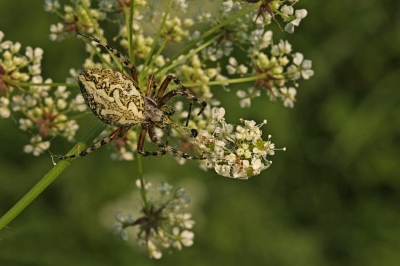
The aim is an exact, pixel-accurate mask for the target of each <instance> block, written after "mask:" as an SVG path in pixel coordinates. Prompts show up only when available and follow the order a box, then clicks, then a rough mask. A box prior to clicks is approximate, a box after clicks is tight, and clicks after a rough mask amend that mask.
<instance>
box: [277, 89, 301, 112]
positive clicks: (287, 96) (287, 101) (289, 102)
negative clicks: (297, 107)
mask: <svg viewBox="0 0 400 266" xmlns="http://www.w3.org/2000/svg"><path fill="white" fill-rule="evenodd" d="M280 91H281V93H282V100H283V105H284V106H285V107H289V108H293V106H294V102H295V101H296V98H295V96H296V93H297V91H296V89H295V88H293V87H290V88H289V89H288V88H286V87H282V88H281V89H280Z"/></svg>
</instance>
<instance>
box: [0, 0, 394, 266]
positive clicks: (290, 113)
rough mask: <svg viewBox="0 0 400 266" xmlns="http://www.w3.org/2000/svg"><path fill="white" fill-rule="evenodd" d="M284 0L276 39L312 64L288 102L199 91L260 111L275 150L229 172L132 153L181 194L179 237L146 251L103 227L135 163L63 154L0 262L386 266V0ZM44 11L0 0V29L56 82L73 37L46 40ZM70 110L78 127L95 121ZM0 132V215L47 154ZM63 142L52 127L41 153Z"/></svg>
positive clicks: (128, 186)
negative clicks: (188, 243)
mask: <svg viewBox="0 0 400 266" xmlns="http://www.w3.org/2000/svg"><path fill="white" fill-rule="evenodd" d="M296 8H298V9H300V8H306V9H307V10H308V16H307V17H306V19H304V20H303V21H302V22H301V25H300V27H299V28H296V30H295V33H294V34H293V35H288V34H283V35H281V36H282V38H284V39H288V40H289V41H290V43H291V44H292V45H293V49H294V50H295V51H299V52H302V53H303V54H304V55H305V57H306V58H307V59H311V60H312V61H313V69H314V70H315V76H314V77H312V78H311V79H310V80H309V81H304V82H303V81H302V82H301V84H300V88H299V90H298V96H297V103H296V104H295V108H294V109H291V110H289V109H285V108H283V106H282V105H281V104H271V103H270V102H269V101H268V100H267V99H266V98H258V99H256V100H255V101H254V102H253V106H252V108H251V109H244V110H240V111H236V110H237V109H238V101H237V98H236V96H235V95H234V93H227V92H225V91H220V89H219V88H213V89H214V92H215V93H216V94H218V95H219V96H223V97H224V99H223V100H222V105H223V106H224V107H225V109H226V110H227V120H228V122H231V123H235V122H236V121H237V119H238V118H240V117H242V118H245V119H254V120H257V121H262V119H264V118H266V119H268V124H267V125H266V126H265V127H263V131H264V132H265V133H266V134H272V136H273V138H272V140H273V141H274V142H275V143H276V145H277V146H278V147H283V146H286V147H287V151H286V152H277V153H276V155H275V156H273V157H272V160H273V161H274V163H273V164H272V166H271V167H270V169H268V170H266V171H264V172H263V173H262V174H261V175H260V176H258V177H253V178H252V179H250V180H248V181H239V180H232V179H226V178H223V177H219V176H216V175H215V173H213V172H212V171H209V172H203V171H202V170H199V169H198V167H197V163H196V162H188V163H187V164H185V165H184V166H179V165H178V164H177V163H176V161H175V160H174V159H173V158H172V157H171V156H165V157H163V158H150V159H145V160H144V169H145V177H146V178H147V179H148V180H150V181H152V182H153V184H155V185H156V184H157V183H158V182H160V181H167V182H170V183H171V184H172V185H174V186H183V187H185V188H186V190H187V192H188V194H189V195H190V196H191V198H192V207H193V209H192V210H191V211H192V212H193V216H194V219H195V220H196V225H195V228H194V232H195V234H196V236H195V244H194V246H193V247H190V248H184V249H183V251H180V252H179V251H174V252H173V254H171V255H170V254H168V253H165V252H164V254H163V258H162V259H161V261H155V260H150V259H148V257H147V254H146V253H145V252H144V248H143V247H138V246H137V245H136V244H135V243H133V244H130V243H125V242H122V241H121V240H120V239H119V238H118V237H115V236H113V235H112V231H111V227H112V225H113V215H114V213H115V212H116V211H118V210H123V211H127V210H129V211H130V212H131V213H133V214H137V211H138V208H139V207H140V203H139V200H138V198H139V197H138V195H135V194H132V191H134V189H135V186H134V181H135V179H136V176H137V164H136V162H117V161H111V160H110V159H109V157H110V153H111V151H112V150H111V147H104V148H102V149H100V150H98V151H96V153H95V154H92V155H90V156H87V157H85V158H83V159H79V160H76V161H74V163H73V164H72V165H71V166H70V167H69V168H68V169H67V170H66V171H65V172H64V173H62V175H61V176H59V178H58V179H57V180H56V181H55V182H54V183H53V184H51V185H50V187H49V188H48V189H46V190H45V192H44V193H43V194H42V195H41V196H40V197H39V198H37V199H36V200H35V201H34V202H33V203H32V204H31V205H30V206H29V207H28V208H27V209H26V210H25V211H24V212H23V213H22V214H21V215H19V216H18V217H17V218H16V219H15V220H14V221H13V222H12V223H10V224H9V227H7V228H5V229H3V230H2V231H1V232H0V265H155V264H158V265H187V264H188V262H190V264H191V265H193V266H194V265H206V264H207V265H307V266H311V265H363V266H365V265H399V261H400V164H399V161H400V152H399V144H400V123H399V121H400V108H399V104H400V92H399V89H400V16H398V11H399V10H400V2H399V1H394V0H392V1H384V0H380V1H379V0H378V1H372V0H363V1H316V0H308V1H307V0H302V1H300V3H299V4H297V5H296ZM56 22H58V20H57V18H56V17H55V16H53V15H52V14H49V13H45V12H44V11H43V2H42V1H1V2H0V30H1V31H3V32H4V33H5V38H4V40H12V41H13V42H17V41H18V42H21V43H22V46H23V50H25V47H26V46H32V47H41V48H43V49H44V51H45V53H44V59H43V61H42V67H43V72H42V75H43V76H44V77H45V78H48V77H51V78H52V79H53V80H54V81H64V79H65V77H66V76H68V70H69V69H70V68H72V67H74V68H80V67H81V64H82V62H83V59H84V58H85V57H86V55H85V51H84V49H83V46H82V42H81V41H77V40H76V39H75V38H68V39H67V40H65V41H63V42H51V41H50V40H49V38H48V35H49V28H50V24H54V23H56ZM109 27H110V30H111V31H112V32H116V30H117V29H116V28H112V27H113V25H112V24H111V23H110V26H109ZM271 28H272V29H273V30H274V31H275V32H277V26H276V24H274V23H273V24H272V25H271ZM274 40H275V42H277V41H278V40H279V39H278V37H277V35H275V39H274ZM117 47H118V46H117ZM72 90H73V91H74V93H78V88H73V89H72ZM239 112H240V117H238V115H237V113H239ZM83 120H85V123H82V122H84V121H80V122H79V124H80V125H83V126H81V128H80V130H79V131H78V136H77V137H78V138H80V137H81V136H83V135H84V134H85V132H87V130H89V129H90V128H91V127H92V126H93V125H94V124H95V123H97V119H96V118H95V117H92V116H90V115H88V116H87V117H86V118H84V119H83ZM0 132H1V139H0V215H2V214H4V213H5V212H6V211H7V210H8V209H9V208H11V207H12V206H13V204H15V203H16V202H17V201H18V200H19V199H20V198H21V197H22V196H23V195H24V194H25V193H26V192H27V191H28V190H29V189H30V188H31V187H32V186H33V185H34V184H35V183H36V182H37V181H38V180H40V178H41V177H42V176H43V175H44V174H45V173H46V172H47V171H48V170H49V169H50V168H51V167H52V162H51V159H50V158H49V156H48V155H47V154H46V155H42V156H40V157H33V156H31V155H27V154H24V153H23V152H22V148H23V146H24V145H25V144H27V143H28V141H29V138H30V134H29V133H27V132H22V131H21V130H19V129H18V125H17V124H16V123H15V122H14V121H13V120H12V119H2V120H0ZM72 145H73V144H71V143H66V141H64V140H63V139H61V138H57V139H54V140H53V141H52V143H51V150H52V151H53V152H54V153H63V152H65V151H67V150H69V148H70V147H71V146H72ZM130 236H131V238H134V235H133V234H132V233H131V234H130Z"/></svg>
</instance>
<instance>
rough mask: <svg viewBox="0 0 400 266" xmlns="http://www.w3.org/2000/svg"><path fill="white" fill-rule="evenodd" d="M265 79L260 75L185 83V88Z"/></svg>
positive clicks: (263, 75)
mask: <svg viewBox="0 0 400 266" xmlns="http://www.w3.org/2000/svg"><path fill="white" fill-rule="evenodd" d="M265 78H266V74H262V75H258V76H251V77H245V78H237V79H227V80H215V81H209V82H199V83H185V86H187V87H197V86H203V85H208V86H212V85H227V84H233V83H244V82H249V81H254V80H259V79H265Z"/></svg>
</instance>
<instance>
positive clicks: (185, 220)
mask: <svg viewBox="0 0 400 266" xmlns="http://www.w3.org/2000/svg"><path fill="white" fill-rule="evenodd" d="M190 218H192V215H191V214H190V213H184V214H177V215H176V219H177V222H178V224H179V225H180V226H181V227H183V228H187V229H192V228H193V225H194V224H195V221H193V220H190Z"/></svg>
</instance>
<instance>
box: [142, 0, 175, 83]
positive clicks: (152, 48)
mask: <svg viewBox="0 0 400 266" xmlns="http://www.w3.org/2000/svg"><path fill="white" fill-rule="evenodd" d="M173 3H174V1H173V0H170V1H169V3H168V6H167V8H166V9H165V12H164V17H163V19H162V21H161V23H160V27H158V31H157V35H156V38H155V39H154V42H153V46H152V47H151V50H150V53H149V54H148V56H147V58H146V60H145V62H144V64H143V66H144V68H146V67H147V66H148V65H149V61H150V60H154V59H155V58H154V57H153V53H154V50H155V49H156V46H157V44H158V40H159V39H160V36H161V32H162V30H163V29H164V26H165V21H167V17H168V14H169V12H170V11H171V8H172V4H173ZM152 64H153V63H152ZM145 72H146V71H141V73H140V74H139V80H142V79H143V76H144V75H147V73H145Z"/></svg>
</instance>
